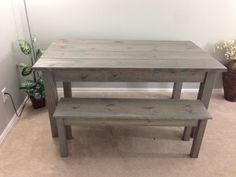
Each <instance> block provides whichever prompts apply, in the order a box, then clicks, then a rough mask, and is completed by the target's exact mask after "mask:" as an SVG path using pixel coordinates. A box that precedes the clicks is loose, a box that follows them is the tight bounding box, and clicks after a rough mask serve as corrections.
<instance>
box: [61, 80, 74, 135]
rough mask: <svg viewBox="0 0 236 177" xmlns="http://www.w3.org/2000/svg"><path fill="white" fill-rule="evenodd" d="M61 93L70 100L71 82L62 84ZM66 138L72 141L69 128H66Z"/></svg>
mask: <svg viewBox="0 0 236 177" xmlns="http://www.w3.org/2000/svg"><path fill="white" fill-rule="evenodd" d="M63 91H64V97H65V98H72V90H71V82H63ZM66 138H67V139H72V138H73V137H72V131H71V126H69V125H68V126H66Z"/></svg>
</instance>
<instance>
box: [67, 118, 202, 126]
mask: <svg viewBox="0 0 236 177" xmlns="http://www.w3.org/2000/svg"><path fill="white" fill-rule="evenodd" d="M64 120H65V124H66V125H99V126H108V125H123V126H175V127H176V126H180V127H182V126H197V123H198V121H197V120H153V119H143V120H140V119H139V120H132V119H130V120H129V119H128V118H127V119H125V120H124V119H115V120H113V119H109V118H107V119H90V120H88V119H85V118H84V119H78V118H67V119H64Z"/></svg>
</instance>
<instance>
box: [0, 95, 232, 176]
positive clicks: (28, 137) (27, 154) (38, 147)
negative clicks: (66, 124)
mask: <svg viewBox="0 0 236 177" xmlns="http://www.w3.org/2000/svg"><path fill="white" fill-rule="evenodd" d="M107 94H108V96H109V93H107ZM107 94H105V96H106V95H107ZM91 95H92V96H94V95H98V94H96V93H93V94H91ZM100 95H101V94H100ZM102 95H103V94H102ZM111 95H112V96H115V95H117V94H113V93H111V94H110V96H111ZM127 95H128V96H137V95H138V96H140V97H142V96H144V97H149V96H151V97H153V98H155V97H158V94H155V93H149V94H142V93H134V94H132V95H131V94H127ZM77 96H79V94H77ZM80 96H81V95H80ZM82 96H84V97H86V95H84V94H83V95H82ZM162 96H166V94H162ZM184 97H185V98H190V97H195V95H194V94H190V93H188V94H184ZM209 110H210V112H211V114H212V116H213V117H214V119H213V120H211V121H209V123H208V126H207V130H206V133H205V137H204V140H203V144H202V148H201V152H200V156H199V158H198V159H191V158H189V156H188V154H189V151H190V147H191V141H189V142H184V141H181V140H180V138H181V135H182V131H183V129H182V128H160V127H159V128H157V127H89V126H88V127H73V136H74V139H73V140H70V141H69V151H70V155H69V157H68V158H61V157H60V155H59V151H58V139H57V138H54V139H53V138H52V137H51V135H50V129H49V121H48V115H47V112H46V109H45V108H43V109H39V110H33V109H32V108H31V107H30V105H29V106H27V108H26V111H25V112H24V114H23V116H22V119H21V120H19V121H18V122H17V123H16V125H15V126H14V127H13V129H12V131H11V132H10V133H9V135H8V136H7V138H6V140H5V141H4V142H3V143H2V144H1V145H0V177H44V176H49V177H66V176H68V177H72V176H78V177H113V176H114V177H152V176H153V177H154V176H155V177H157V176H158V177H177V176H178V177H190V176H191V177H236V138H235V136H236V103H230V102H227V101H225V100H224V99H223V98H222V94H221V93H217V94H214V95H213V96H212V99H211V104H210V108H209Z"/></svg>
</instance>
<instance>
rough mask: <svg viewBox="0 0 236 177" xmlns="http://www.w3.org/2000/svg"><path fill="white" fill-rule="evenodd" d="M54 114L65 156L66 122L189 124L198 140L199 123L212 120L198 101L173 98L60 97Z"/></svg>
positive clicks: (66, 153) (194, 154)
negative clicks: (194, 129) (193, 128)
mask: <svg viewBox="0 0 236 177" xmlns="http://www.w3.org/2000/svg"><path fill="white" fill-rule="evenodd" d="M53 117H54V118H55V119H56V120H57V126H58V131H59V138H60V146H61V155H62V156H67V155H68V149H67V145H66V135H65V125H74V124H99V125H146V126H190V127H197V128H196V131H195V137H194V140H195V139H199V138H197V135H198V136H199V131H200V132H201V134H202V135H200V137H201V136H203V133H204V129H205V128H203V129H202V126H203V127H205V125H206V122H207V120H208V119H211V116H210V114H209V113H208V111H207V110H206V108H205V107H204V105H203V103H202V102H201V101H200V100H173V99H168V100H166V99H165V100H150V99H94V98H86V99H84V98H61V99H60V101H59V103H58V105H57V108H56V110H55V112H54V116H53ZM200 128H201V129H200ZM200 139H201V138H200ZM200 141H201V140H200ZM198 144H199V142H198ZM200 144H201V143H200ZM193 145H194V143H193ZM198 146H199V145H198ZM199 148H200V146H199ZM192 149H193V147H192ZM195 149H196V148H195ZM191 151H194V150H191ZM195 151H196V152H195ZM195 151H194V153H191V156H192V157H197V156H198V151H199V150H195Z"/></svg>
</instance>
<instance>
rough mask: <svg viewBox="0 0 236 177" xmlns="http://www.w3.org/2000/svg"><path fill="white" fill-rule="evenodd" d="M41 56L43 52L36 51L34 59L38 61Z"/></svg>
mask: <svg viewBox="0 0 236 177" xmlns="http://www.w3.org/2000/svg"><path fill="white" fill-rule="evenodd" d="M42 55H43V50H41V49H38V50H37V51H36V59H37V60H38V59H39V58H40V57H41V56H42Z"/></svg>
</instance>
